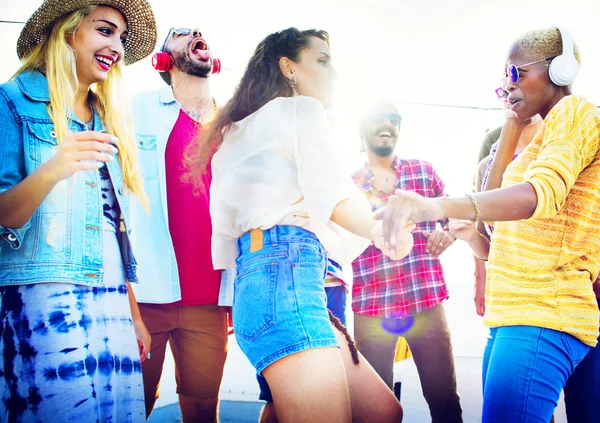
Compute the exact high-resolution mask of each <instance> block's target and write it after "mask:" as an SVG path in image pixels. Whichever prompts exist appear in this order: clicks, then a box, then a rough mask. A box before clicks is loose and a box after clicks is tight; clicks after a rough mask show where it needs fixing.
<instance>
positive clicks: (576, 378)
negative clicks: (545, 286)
mask: <svg viewBox="0 0 600 423" xmlns="http://www.w3.org/2000/svg"><path fill="white" fill-rule="evenodd" d="M598 307H599V308H600V300H598ZM565 408H566V410H567V420H568V421H569V423H571V422H576V423H597V422H600V346H599V345H596V347H595V348H592V349H590V352H589V353H588V354H587V355H586V356H585V358H584V359H583V361H582V362H581V363H579V365H578V366H577V368H576V369H575V371H574V372H573V374H572V375H571V377H570V378H569V380H568V381H567V385H566V386H565Z"/></svg>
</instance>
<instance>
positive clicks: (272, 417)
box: [258, 402, 279, 423]
mask: <svg viewBox="0 0 600 423" xmlns="http://www.w3.org/2000/svg"><path fill="white" fill-rule="evenodd" d="M258 423H279V420H277V414H275V407H274V406H273V403H272V402H267V403H266V404H265V406H264V407H263V409H262V411H261V412H260V418H259V419H258Z"/></svg>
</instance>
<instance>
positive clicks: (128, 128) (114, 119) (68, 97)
mask: <svg viewBox="0 0 600 423" xmlns="http://www.w3.org/2000/svg"><path fill="white" fill-rule="evenodd" d="M96 7H97V6H95V5H94V6H85V7H82V8H81V9H78V10H76V11H74V12H72V13H70V14H68V15H66V16H64V17H62V18H60V19H59V20H58V21H57V22H55V23H54V24H51V25H49V26H48V28H47V30H46V33H45V34H44V36H43V38H42V40H41V41H40V42H39V43H38V44H37V45H36V46H35V48H34V49H33V50H32V51H31V53H30V54H29V55H28V56H27V57H25V58H23V61H22V63H21V67H20V68H19V69H18V70H17V72H16V73H15V74H14V75H13V77H12V78H11V79H14V78H15V77H16V76H17V75H19V74H20V73H23V72H25V71H29V70H37V71H40V72H42V73H44V74H45V75H46V78H47V80H48V88H49V91H50V104H49V105H48V114H49V115H50V118H51V119H52V122H53V123H54V127H55V131H56V139H57V142H58V143H59V144H60V142H61V141H62V140H63V139H64V138H65V137H66V136H67V134H68V133H69V124H68V117H69V111H70V110H71V107H72V105H73V103H74V101H75V93H76V92H77V86H78V79H77V68H76V57H75V52H74V51H73V49H72V48H71V46H69V44H68V43H67V36H73V35H74V34H75V32H76V31H77V29H78V28H79V26H80V25H81V22H82V21H83V19H84V18H85V17H86V16H87V15H89V14H90V13H91V12H92V11H93V10H94V9H95V8H96ZM123 67H124V65H123V63H122V62H119V63H117V64H116V65H114V66H113V67H112V69H111V70H110V72H109V74H108V77H107V79H106V80H105V81H101V82H97V83H95V84H92V86H91V87H90V92H89V101H90V104H91V105H92V106H93V107H94V108H95V110H96V111H97V112H98V114H99V115H100V119H101V120H102V122H103V124H104V127H105V128H106V131H107V132H108V133H109V134H112V135H114V136H115V137H117V138H118V139H119V144H118V147H119V154H118V157H119V163H120V165H121V169H122V171H123V180H124V182H125V185H126V187H127V188H128V190H129V191H130V192H131V193H132V194H134V195H135V196H136V197H138V199H139V200H140V201H141V202H142V204H143V205H144V207H145V208H146V209H148V207H149V201H148V197H147V196H146V193H145V192H144V189H143V183H142V178H141V176H140V173H139V170H138V165H137V148H136V145H135V139H134V133H133V118H132V116H131V109H130V106H129V102H128V100H127V96H126V94H125V92H126V91H125V89H124V87H123Z"/></svg>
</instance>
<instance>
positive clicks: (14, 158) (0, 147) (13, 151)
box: [0, 89, 31, 250]
mask: <svg viewBox="0 0 600 423" xmlns="http://www.w3.org/2000/svg"><path fill="white" fill-rule="evenodd" d="M0 130H1V131H2V137H1V138H2V140H1V142H0V193H3V192H4V191H8V190H9V189H11V188H12V187H14V186H15V185H16V184H18V183H19V182H21V181H22V180H23V179H25V176H26V175H25V158H24V148H23V129H22V127H21V125H20V123H19V122H17V113H16V109H15V107H14V104H13V102H12V101H11V99H10V98H9V97H8V96H7V95H6V92H5V91H4V90H2V89H0ZM30 225H31V223H30V221H28V222H27V223H26V224H25V225H24V226H22V227H21V228H5V227H4V226H2V225H0V250H1V249H2V247H3V246H4V245H5V244H8V245H9V246H10V247H11V248H13V249H17V248H19V247H20V246H21V243H22V242H23V237H24V236H25V232H27V229H28V228H29V226H30Z"/></svg>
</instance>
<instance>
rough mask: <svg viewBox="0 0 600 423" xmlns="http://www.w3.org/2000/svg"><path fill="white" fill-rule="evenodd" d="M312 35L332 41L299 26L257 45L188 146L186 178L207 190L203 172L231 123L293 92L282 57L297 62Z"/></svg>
mask: <svg viewBox="0 0 600 423" xmlns="http://www.w3.org/2000/svg"><path fill="white" fill-rule="evenodd" d="M310 37H317V38H320V39H321V40H323V41H325V42H326V43H327V44H329V34H328V33H327V32H325V31H322V30H316V29H308V30H304V31H300V30H298V29H297V28H288V29H284V30H283V31H279V32H276V33H273V34H271V35H269V36H267V37H266V38H265V39H264V40H262V41H261V42H260V43H259V44H258V46H257V47H256V50H255V51H254V54H253V55H252V57H251V58H250V61H249V62H248V66H247V67H246V70H245V72H244V75H243V76H242V79H241V80H240V82H239V84H238V86H237V87H236V89H235V91H234V93H233V96H232V97H231V99H230V100H229V101H228V102H227V103H226V104H225V106H223V108H222V109H221V110H219V112H218V113H217V114H216V116H215V118H214V119H213V120H212V121H211V122H210V123H208V125H207V126H206V128H205V130H204V131H200V134H199V135H198V136H197V137H196V138H195V139H194V140H193V141H192V142H191V143H190V144H189V145H188V147H187V149H186V155H185V164H186V166H187V169H188V171H187V173H186V175H185V177H184V180H186V181H187V182H191V183H193V184H194V185H195V186H196V187H197V188H200V189H201V190H205V189H206V188H207V187H205V186H204V184H203V182H202V175H203V174H204V172H205V171H206V167H207V165H208V163H209V161H210V159H211V158H212V156H213V154H214V153H215V152H216V151H217V150H218V149H219V146H220V145H221V143H222V142H223V135H224V134H225V132H227V130H228V129H229V127H230V126H231V124H232V123H233V122H239V121H240V120H242V119H244V118H245V117H247V116H249V115H251V114H252V113H254V112H256V111H257V110H258V109H260V108H261V107H262V106H264V105H265V104H267V103H268V102H269V101H271V100H273V99H275V98H277V97H291V96H292V95H293V93H294V91H293V89H292V87H291V86H290V84H289V81H288V79H287V78H286V77H285V76H284V75H283V73H282V72H281V70H280V68H279V60H280V59H281V58H282V57H287V58H288V59H290V60H292V61H294V62H296V63H298V61H299V60H300V53H301V52H302V51H303V50H306V49H307V48H308V47H309V46H310Z"/></svg>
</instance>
